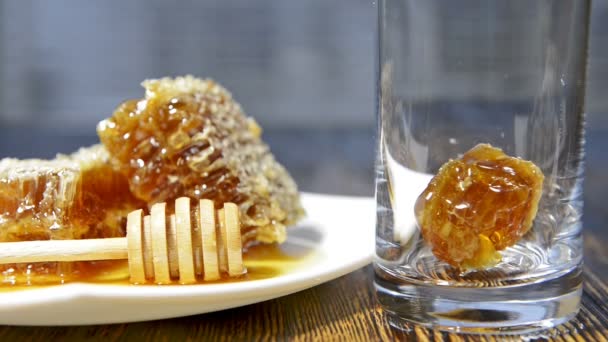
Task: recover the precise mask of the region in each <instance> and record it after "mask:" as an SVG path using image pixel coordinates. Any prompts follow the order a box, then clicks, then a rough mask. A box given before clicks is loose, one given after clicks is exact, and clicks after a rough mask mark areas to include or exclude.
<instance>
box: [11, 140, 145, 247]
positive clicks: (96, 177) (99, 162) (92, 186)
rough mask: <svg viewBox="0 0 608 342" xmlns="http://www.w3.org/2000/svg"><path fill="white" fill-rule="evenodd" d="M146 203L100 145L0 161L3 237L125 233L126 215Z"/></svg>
mask: <svg viewBox="0 0 608 342" xmlns="http://www.w3.org/2000/svg"><path fill="white" fill-rule="evenodd" d="M143 205H144V202H142V201H139V200H137V199H136V198H135V197H134V196H132V195H131V193H130V192H129V190H128V183H127V179H126V178H125V177H124V176H122V175H121V174H120V173H118V172H116V171H114V170H113V168H112V167H111V166H110V163H109V159H108V155H107V153H106V152H105V150H104V149H103V148H102V147H101V146H93V147H90V148H86V149H81V150H79V151H78V152H76V153H74V154H72V155H69V156H59V157H58V158H57V159H55V160H51V161H48V160H37V159H34V160H15V159H4V160H2V161H1V162H0V241H23V240H48V239H82V238H97V237H117V236H124V234H125V231H124V226H125V222H126V221H125V218H126V214H127V213H128V212H129V211H131V210H134V209H137V208H139V207H141V206H143Z"/></svg>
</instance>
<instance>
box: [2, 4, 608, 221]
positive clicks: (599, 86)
mask: <svg viewBox="0 0 608 342" xmlns="http://www.w3.org/2000/svg"><path fill="white" fill-rule="evenodd" d="M457 4H458V1H446V6H445V7H444V8H442V9H441V10H440V11H439V12H438V13H436V15H433V16H434V18H436V20H439V21H441V22H442V23H444V28H445V31H446V32H455V33H457V32H458V30H466V29H467V23H466V22H464V21H458V20H457V19H454V18H452V17H450V15H449V14H450V7H449V6H455V5H457ZM471 11H473V12H472V13H473V14H474V11H475V9H474V8H472V9H471ZM376 13H377V12H376V4H375V2H373V1H371V0H366V1H364V0H332V1H327V0H306V1H278V0H258V1H248V0H227V1H219V0H218V1H194V0H189V1H180V2H179V3H174V2H169V1H159V0H153V1H144V0H132V1H128V2H118V1H96V2H94V3H93V2H83V1H77V0H54V1H45V0H23V1H11V0H4V1H0V157H7V156H11V157H22V158H23V157H41V158H51V157H53V156H54V155H55V154H56V153H57V152H63V153H68V152H71V151H73V150H75V149H77V148H78V147H79V146H82V145H89V144H93V143H95V142H96V141H97V137H96V133H95V125H96V123H97V122H98V121H99V120H101V119H103V118H105V117H108V116H109V115H111V113H112V111H113V110H114V108H115V107H116V106H117V105H118V104H119V103H120V102H122V101H124V100H125V99H129V98H138V97H141V96H142V95H143V89H142V88H141V87H140V86H139V83H140V82H141V81H142V80H143V79H146V78H153V77H162V76H176V75H183V74H193V75H196V76H200V77H211V78H214V79H216V80H217V81H219V82H220V83H222V84H223V85H224V86H226V87H227V88H228V89H229V90H230V91H231V92H232V93H233V95H234V97H235V98H236V99H237V101H239V102H240V103H241V104H242V106H243V108H244V109H245V111H246V112H247V113H248V114H249V115H251V116H254V117H255V118H256V119H257V120H258V121H259V122H260V124H261V125H262V126H263V127H264V129H265V135H264V137H265V140H266V141H267V142H268V143H269V144H270V146H271V148H272V150H273V152H274V153H275V155H276V156H277V158H278V159H279V160H280V161H281V162H283V163H284V164H285V165H286V166H287V168H288V169H290V171H291V172H292V174H293V175H294V178H296V181H297V182H298V183H299V184H300V187H301V188H302V189H303V190H306V191H318V192H330V193H340V194H348V195H370V196H371V195H372V194H373V177H372V176H373V158H374V157H373V154H374V148H375V146H374V144H375V140H374V134H375V133H374V129H375V116H374V107H375V71H376V67H375V62H376V61H375V60H376V45H375V44H376V33H375V29H376V17H377V14H376ZM490 25H495V26H496V27H490V26H489V27H488V29H489V30H492V29H495V30H497V31H500V29H502V28H505V27H510V26H513V27H516V26H517V22H507V23H505V22H502V23H498V22H497V23H490ZM524 29H525V28H524ZM419 34H420V36H421V37H424V35H428V34H436V32H429V31H424V30H421V32H420V33H419ZM607 41H608V1H601V0H600V1H594V2H593V12H592V19H591V40H590V59H589V71H588V86H587V113H588V117H587V118H588V125H587V127H588V139H587V141H588V145H587V156H588V159H587V161H588V162H587V166H588V167H587V181H586V189H585V191H586V195H585V196H586V212H585V218H584V219H585V222H586V226H587V227H589V228H591V229H600V228H603V226H604V225H605V222H606V221H608V216H607V215H608V214H606V213H605V212H606V210H604V208H603V206H604V204H603V203H602V197H601V196H603V194H605V193H606V191H608V179H607V176H605V174H606V173H607V172H608V158H606V157H607V155H606V153H605V151H604V150H605V149H606V148H607V147H608V137H607V134H606V133H608V96H606V91H607V90H608V44H606V42H607ZM492 48H493V49H497V51H502V50H504V51H505V52H508V51H509V49H510V46H509V44H502V45H501V44H500V42H498V43H497V44H496V46H493V47H492ZM444 57H445V58H449V56H444ZM443 62H444V61H442V60H441V59H439V60H438V62H437V65H436V67H442V65H443V64H442V63H443ZM461 71H462V72H475V66H474V65H472V66H470V67H469V68H468V69H466V68H464V69H461ZM497 91H499V90H497Z"/></svg>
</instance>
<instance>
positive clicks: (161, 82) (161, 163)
mask: <svg viewBox="0 0 608 342" xmlns="http://www.w3.org/2000/svg"><path fill="white" fill-rule="evenodd" d="M142 85H143V86H144V88H145V89H146V93H145V98H143V99H140V100H130V101H126V102H124V103H123V104H121V105H120V106H119V107H118V108H117V109H116V110H115V112H114V114H113V116H112V117H111V118H109V119H106V120H104V121H102V122H101V123H100V124H99V125H98V134H99V137H100V139H101V142H102V143H103V145H104V146H105V147H106V149H107V150H108V151H109V154H110V155H111V156H112V162H113V165H114V167H115V168H116V169H117V170H119V171H120V172H121V173H122V174H123V175H125V177H126V178H127V179H128V183H129V188H130V190H131V192H132V193H133V195H134V196H135V197H137V198H139V199H141V200H143V201H144V202H146V203H147V204H148V205H152V204H154V203H158V202H167V203H172V202H173V201H174V200H175V199H176V198H177V197H180V196H187V197H190V198H193V199H202V198H205V199H211V200H213V201H214V202H215V205H216V206H221V204H222V203H224V202H234V203H236V204H238V205H239V210H240V215H241V219H242V227H241V231H242V234H243V241H244V243H246V244H247V243H248V242H253V241H261V242H267V243H270V242H283V241H284V240H285V238H286V231H285V227H286V226H287V225H290V224H293V223H295V222H296V221H297V220H298V219H299V218H300V217H301V216H302V215H303V209H302V207H301V204H300V200H299V195H298V191H297V187H296V184H295V183H294V181H293V180H292V178H291V177H290V175H289V174H288V173H287V171H286V170H285V169H284V168H283V166H281V165H280V164H279V163H278V162H277V161H276V160H275V159H274V157H273V155H272V154H271V152H270V150H269V148H268V146H267V145H266V144H265V143H264V142H263V141H262V140H261V133H262V132H261V129H260V127H259V126H258V125H257V124H256V123H255V121H254V120H253V119H252V118H249V117H247V116H245V114H244V113H243V111H242V109H241V107H240V105H239V104H238V103H237V102H236V101H235V100H234V99H233V98H232V96H231V94H230V93H229V92H228V91H227V90H226V89H224V88H223V87H221V86H220V85H219V84H217V83H215V82H214V81H212V80H201V79H197V78H194V77H192V76H186V77H177V78H175V79H171V78H163V79H155V80H147V81H144V82H143V83H142Z"/></svg>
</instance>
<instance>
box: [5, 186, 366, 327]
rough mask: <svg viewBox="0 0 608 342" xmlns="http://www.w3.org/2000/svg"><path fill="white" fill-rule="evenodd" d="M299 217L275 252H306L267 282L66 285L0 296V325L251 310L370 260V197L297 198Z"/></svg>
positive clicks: (77, 322) (116, 320) (127, 319)
mask: <svg viewBox="0 0 608 342" xmlns="http://www.w3.org/2000/svg"><path fill="white" fill-rule="evenodd" d="M302 202H303V205H304V207H305V209H306V212H307V218H306V219H304V220H303V221H302V222H301V223H300V224H299V225H298V226H296V227H293V228H290V230H289V237H288V238H287V242H286V243H285V247H282V248H296V249H300V250H302V249H305V250H309V251H310V253H309V255H308V256H307V257H306V258H305V259H306V260H305V261H302V262H299V263H294V264H293V265H292V267H290V269H289V271H287V272H283V273H281V274H280V275H277V276H275V277H271V278H267V279H260V280H250V281H241V282H234V283H224V284H200V285H171V286H156V285H144V286H133V285H103V284H88V283H71V284H66V285H57V286H49V287H43V288H39V289H27V290H18V291H10V292H4V293H0V324H11V325H82V324H105V323H119V322H133V321H144V320H153V319H162V318H171V317H178V316H187V315H193V314H201V313H206V312H212V311H218V310H223V309H228V308H234V307H238V306H243V305H247V304H252V303H257V302H261V301H265V300H268V299H272V298H277V297H280V296H285V295H288V294H291V293H294V292H297V291H301V290H304V289H307V288H310V287H313V286H315V285H318V284H321V283H323V282H326V281H329V280H332V279H335V278H338V277H340V276H342V275H344V274H346V273H349V272H351V271H354V270H356V269H358V268H360V267H363V266H365V265H366V264H368V263H369V262H370V261H371V260H372V254H373V244H374V238H373V236H374V233H373V230H374V216H375V213H374V205H373V200H372V199H371V198H354V197H341V196H329V195H317V194H303V196H302Z"/></svg>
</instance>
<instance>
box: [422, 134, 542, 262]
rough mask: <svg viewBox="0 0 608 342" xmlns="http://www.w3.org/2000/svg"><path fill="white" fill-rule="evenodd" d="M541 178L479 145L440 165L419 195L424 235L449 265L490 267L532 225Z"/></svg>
mask: <svg viewBox="0 0 608 342" xmlns="http://www.w3.org/2000/svg"><path fill="white" fill-rule="evenodd" d="M543 180H544V176H543V174H542V172H541V170H540V169H539V168H538V167H537V166H536V165H534V164H533V163H532V162H529V161H525V160H522V159H519V158H514V157H510V156H507V155H506V154H505V153H503V151H502V150H500V149H498V148H495V147H492V146H491V145H488V144H480V145H477V146H475V147H473V148H472V149H471V150H470V151H468V152H466V153H465V154H464V155H463V156H462V158H461V159H457V160H450V161H448V162H447V163H446V164H444V165H443V166H442V167H441V168H440V169H439V171H438V173H437V175H436V176H435V177H434V178H433V179H432V180H431V182H430V183H429V185H428V187H427V188H426V189H425V190H424V191H423V192H422V194H421V195H420V196H419V197H418V199H417V201H416V205H415V209H414V210H415V214H416V219H417V222H418V226H419V227H420V230H421V233H422V237H423V239H424V240H425V241H426V243H427V244H428V245H429V246H430V247H431V249H432V251H433V254H434V255H435V256H436V257H437V258H438V259H440V260H443V261H445V262H447V263H449V264H450V265H452V266H455V267H458V268H460V269H465V270H466V269H483V268H487V267H491V266H493V265H495V264H497V263H498V262H500V260H501V255H500V254H499V252H498V251H500V250H503V249H505V248H507V247H509V246H512V245H513V244H515V243H516V242H517V241H518V240H519V239H520V238H521V237H522V236H523V235H524V234H525V233H526V232H527V231H528V230H529V229H530V228H531V227H532V223H533V220H534V217H535V216H536V212H537V210H538V202H539V200H540V198H541V195H542V184H543Z"/></svg>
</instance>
